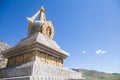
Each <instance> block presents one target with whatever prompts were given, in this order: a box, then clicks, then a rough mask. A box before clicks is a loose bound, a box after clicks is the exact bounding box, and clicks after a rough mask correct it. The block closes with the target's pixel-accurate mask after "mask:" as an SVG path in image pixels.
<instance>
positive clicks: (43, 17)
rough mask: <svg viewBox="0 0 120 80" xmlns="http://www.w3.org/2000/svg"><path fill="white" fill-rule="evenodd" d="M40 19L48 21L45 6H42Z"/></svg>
mask: <svg viewBox="0 0 120 80" xmlns="http://www.w3.org/2000/svg"><path fill="white" fill-rule="evenodd" d="M38 20H40V21H44V22H46V17H45V9H44V7H43V6H42V7H41V8H40V15H39V19H38Z"/></svg>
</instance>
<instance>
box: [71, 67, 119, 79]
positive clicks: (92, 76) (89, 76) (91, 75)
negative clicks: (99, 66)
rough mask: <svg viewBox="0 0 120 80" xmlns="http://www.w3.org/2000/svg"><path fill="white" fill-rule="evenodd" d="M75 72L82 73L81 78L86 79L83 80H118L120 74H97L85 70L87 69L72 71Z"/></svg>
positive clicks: (93, 71) (96, 72)
mask: <svg viewBox="0 0 120 80" xmlns="http://www.w3.org/2000/svg"><path fill="white" fill-rule="evenodd" d="M73 70H75V71H77V72H79V71H80V72H82V73H83V76H84V77H85V78H86V79H85V80H120V74H118V73H112V74H110V73H105V72H98V71H95V70H87V69H73Z"/></svg>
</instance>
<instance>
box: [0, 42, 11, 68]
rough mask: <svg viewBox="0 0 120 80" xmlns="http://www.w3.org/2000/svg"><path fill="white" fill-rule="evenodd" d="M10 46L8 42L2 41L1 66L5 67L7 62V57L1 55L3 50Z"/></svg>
mask: <svg viewBox="0 0 120 80" xmlns="http://www.w3.org/2000/svg"><path fill="white" fill-rule="evenodd" d="M9 48H10V46H9V45H8V44H7V43H5V42H3V41H0V68H3V67H5V66H6V64H7V59H6V58H4V57H3V56H2V55H1V51H4V50H6V49H9Z"/></svg>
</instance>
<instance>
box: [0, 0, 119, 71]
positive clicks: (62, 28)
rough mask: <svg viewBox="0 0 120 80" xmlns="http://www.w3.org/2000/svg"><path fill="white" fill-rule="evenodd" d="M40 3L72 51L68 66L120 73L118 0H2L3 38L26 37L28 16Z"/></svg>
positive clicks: (57, 35) (59, 38) (9, 40)
mask: <svg viewBox="0 0 120 80" xmlns="http://www.w3.org/2000/svg"><path fill="white" fill-rule="evenodd" d="M41 6H44V8H45V9H46V17H47V20H51V21H52V22H53V25H54V28H55V36H54V40H55V41H56V42H57V43H58V44H59V45H60V46H61V48H62V49H64V50H65V51H67V52H68V53H69V54H70V57H68V58H67V59H66V60H65V67H69V68H80V69H94V70H98V71H104V72H118V73H120V49H119V48H120V1H119V0H0V40H2V41H4V42H6V43H8V44H9V45H11V46H14V45H15V44H17V43H18V42H19V41H20V40H21V39H23V38H25V37H27V28H28V24H29V22H28V21H27V20H26V17H31V16H33V15H34V14H35V13H36V12H37V11H38V10H39V9H40V7H41Z"/></svg>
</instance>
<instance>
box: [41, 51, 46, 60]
mask: <svg viewBox="0 0 120 80" xmlns="http://www.w3.org/2000/svg"><path fill="white" fill-rule="evenodd" d="M45 56H46V55H45V53H40V61H41V62H46V61H45Z"/></svg>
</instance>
